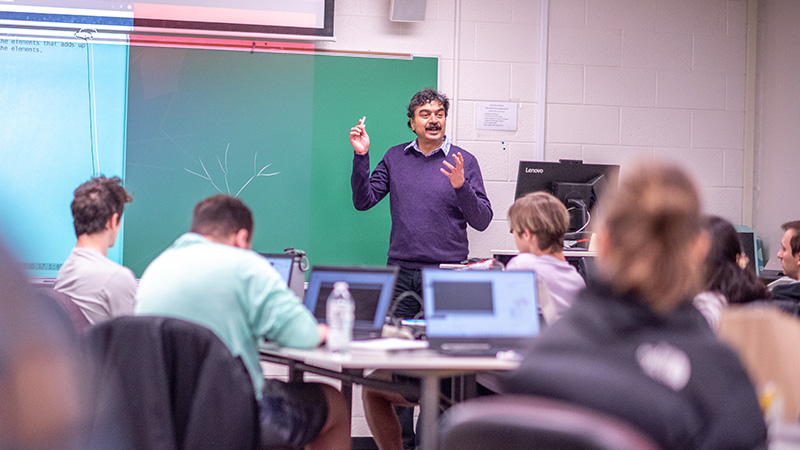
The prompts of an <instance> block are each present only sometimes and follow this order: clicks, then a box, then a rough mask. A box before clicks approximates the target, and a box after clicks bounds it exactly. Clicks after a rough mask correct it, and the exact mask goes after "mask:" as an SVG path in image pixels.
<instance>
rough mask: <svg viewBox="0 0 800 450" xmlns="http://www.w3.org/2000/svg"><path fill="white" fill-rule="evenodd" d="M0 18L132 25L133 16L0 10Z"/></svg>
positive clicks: (83, 23)
mask: <svg viewBox="0 0 800 450" xmlns="http://www.w3.org/2000/svg"><path fill="white" fill-rule="evenodd" d="M0 20H19V21H27V22H49V23H74V24H81V25H110V26H120V27H132V26H133V17H106V16H77V15H71V14H42V13H29V12H9V11H0Z"/></svg>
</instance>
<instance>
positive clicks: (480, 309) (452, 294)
mask: <svg viewBox="0 0 800 450" xmlns="http://www.w3.org/2000/svg"><path fill="white" fill-rule="evenodd" d="M422 298H423V301H424V303H425V319H426V329H425V333H426V334H427V336H428V341H430V347H431V348H432V349H435V350H438V351H439V352H441V353H444V354H454V355H495V354H497V353H498V352H500V351H504V350H522V349H524V348H525V347H526V346H527V345H528V343H529V342H530V339H531V338H533V337H534V336H536V335H538V334H539V314H538V309H537V307H536V305H537V298H536V275H535V274H534V273H533V272H504V271H499V270H443V269H423V271H422Z"/></svg>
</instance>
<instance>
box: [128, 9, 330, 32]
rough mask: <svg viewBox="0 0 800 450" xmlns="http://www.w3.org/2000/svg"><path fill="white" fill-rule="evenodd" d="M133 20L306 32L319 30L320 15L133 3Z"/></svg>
mask: <svg viewBox="0 0 800 450" xmlns="http://www.w3.org/2000/svg"><path fill="white" fill-rule="evenodd" d="M133 18H134V19H153V20H181V21H191V22H216V23H221V22H222V23H240V24H249V25H268V26H286V27H305V28H316V27H317V15H316V14H313V13H297V12H284V11H258V10H252V9H231V8H210V7H205V6H179V5H157V4H154V3H134V4H133Z"/></svg>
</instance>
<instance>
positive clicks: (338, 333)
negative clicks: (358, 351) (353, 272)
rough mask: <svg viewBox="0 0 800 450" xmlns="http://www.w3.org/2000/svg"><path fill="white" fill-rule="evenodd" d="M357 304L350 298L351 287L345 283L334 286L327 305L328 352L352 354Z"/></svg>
mask: <svg viewBox="0 0 800 450" xmlns="http://www.w3.org/2000/svg"><path fill="white" fill-rule="evenodd" d="M354 310H355V304H354V303H353V297H351V296H350V290H349V286H348V284H347V283H346V282H344V281H337V282H336V283H334V284H333V291H331V294H330V295H329V296H328V302H327V303H326V305H325V320H326V321H327V322H328V339H327V341H326V345H327V347H328V351H329V352H331V353H333V354H339V355H342V356H344V355H347V354H349V353H350V341H352V340H353V316H354Z"/></svg>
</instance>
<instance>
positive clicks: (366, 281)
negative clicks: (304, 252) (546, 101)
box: [304, 266, 397, 329]
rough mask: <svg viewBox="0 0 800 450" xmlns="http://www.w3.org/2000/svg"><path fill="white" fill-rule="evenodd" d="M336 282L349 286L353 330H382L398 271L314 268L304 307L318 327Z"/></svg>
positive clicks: (362, 268)
mask: <svg viewBox="0 0 800 450" xmlns="http://www.w3.org/2000/svg"><path fill="white" fill-rule="evenodd" d="M337 281H345V282H347V284H348V285H349V290H350V295H351V296H352V297H353V302H354V303H355V323H354V328H375V329H379V328H382V327H383V323H384V319H385V317H386V311H387V310H388V309H389V302H390V301H391V299H392V294H393V292H394V285H395V282H396V281H397V268H396V267H385V268H384V267H380V268H371V267H370V268H367V267H331V266H315V267H313V268H312V270H311V275H310V276H309V279H308V289H307V291H306V296H305V302H304V303H305V305H306V308H308V309H309V310H310V311H312V312H313V313H314V317H316V318H317V320H318V321H319V322H320V323H324V322H325V306H326V302H327V300H328V296H329V295H330V293H331V291H332V290H333V284H334V283H335V282H337Z"/></svg>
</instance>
